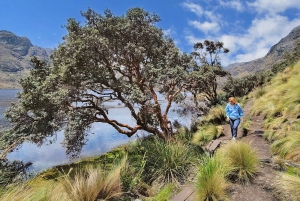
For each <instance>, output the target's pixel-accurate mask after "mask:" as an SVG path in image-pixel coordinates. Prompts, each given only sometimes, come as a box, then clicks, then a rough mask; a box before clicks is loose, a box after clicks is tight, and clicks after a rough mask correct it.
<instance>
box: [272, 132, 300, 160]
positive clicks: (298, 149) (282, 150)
mask: <svg viewBox="0 0 300 201" xmlns="http://www.w3.org/2000/svg"><path fill="white" fill-rule="evenodd" d="M271 151H272V152H273V153H274V154H278V155H279V156H280V157H282V158H285V159H288V160H292V161H295V162H299V161H300V135H299V131H291V132H290V133H289V134H288V135H287V136H286V137H284V138H281V139H278V140H275V141H274V143H273V144H272V145H271Z"/></svg>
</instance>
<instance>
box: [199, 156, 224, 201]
mask: <svg viewBox="0 0 300 201" xmlns="http://www.w3.org/2000/svg"><path fill="white" fill-rule="evenodd" d="M224 164H225V163H222V162H221V160H219V159H218V158H215V157H212V158H210V157H209V156H206V157H204V160H203V164H201V165H200V167H199V171H198V175H197V180H196V184H195V187H196V197H197V199H196V200H205V201H206V200H207V201H210V200H224V199H226V197H227V194H226V188H227V186H228V183H227V180H226V175H227V172H228V171H227V170H228V169H227V168H226V167H225V166H224Z"/></svg>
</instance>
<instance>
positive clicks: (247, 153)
mask: <svg viewBox="0 0 300 201" xmlns="http://www.w3.org/2000/svg"><path fill="white" fill-rule="evenodd" d="M217 155H218V156H219V157H220V158H221V160H222V161H223V163H227V164H228V166H229V167H230V168H229V169H230V171H231V172H230V174H229V177H230V179H232V180H234V181H239V182H240V183H248V182H250V181H251V180H252V179H253V178H254V177H255V175H256V173H257V167H258V163H259V160H258V155H257V152H256V151H255V150H254V149H253V148H252V147H251V146H250V144H249V143H246V142H243V141H236V142H230V143H228V144H226V145H225V146H223V147H221V149H219V150H218V151H217Z"/></svg>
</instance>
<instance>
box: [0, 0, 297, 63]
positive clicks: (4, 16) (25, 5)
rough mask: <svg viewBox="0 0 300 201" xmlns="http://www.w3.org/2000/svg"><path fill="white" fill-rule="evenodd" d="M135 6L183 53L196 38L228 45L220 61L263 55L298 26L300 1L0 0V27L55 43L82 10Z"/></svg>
mask: <svg viewBox="0 0 300 201" xmlns="http://www.w3.org/2000/svg"><path fill="white" fill-rule="evenodd" d="M133 7H140V8H143V9H144V10H145V11H148V12H150V13H156V14H157V15H158V16H160V18H161V21H160V22H158V23H157V24H156V26H157V27H158V28H161V29H162V30H163V31H164V33H165V34H166V35H169V36H171V37H172V38H173V39H174V41H175V43H176V45H177V46H178V47H179V49H180V50H181V51H182V52H187V53H190V52H192V51H193V45H194V44H195V43H196V42H203V41H204V40H205V39H208V40H212V41H222V42H223V43H224V47H226V48H229V50H230V52H229V53H228V54H223V55H221V63H222V65H223V66H227V65H228V64H231V63H234V62H247V61H252V60H254V59H257V58H261V57H263V56H265V55H266V54H267V53H268V51H269V49H270V48H271V47H272V46H273V45H275V44H276V43H278V42H279V40H280V39H282V38H283V37H285V36H286V35H287V34H289V33H290V32H291V30H292V29H293V28H295V27H296V26H299V25H300V0H0V30H7V31H11V32H13V33H14V34H16V35H17V36H25V37H27V38H28V39H29V40H30V41H31V43H32V44H33V45H36V46H39V47H44V48H56V47H58V45H59V44H60V43H62V42H63V40H62V38H63V36H65V35H66V34H67V31H66V29H65V28H64V25H66V23H67V19H68V18H75V19H76V20H77V21H80V22H81V24H82V25H84V23H85V20H84V18H83V17H82V16H81V14H80V12H81V11H86V10H87V9H88V8H91V9H93V10H94V11H96V12H97V13H100V14H103V13H104V11H105V10H106V9H110V10H111V12H112V13H113V14H114V15H117V16H120V15H125V14H126V11H127V10H128V9H130V8H133Z"/></svg>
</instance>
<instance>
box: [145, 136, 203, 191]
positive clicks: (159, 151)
mask: <svg viewBox="0 0 300 201" xmlns="http://www.w3.org/2000/svg"><path fill="white" fill-rule="evenodd" d="M141 146H142V147H144V153H145V160H146V164H145V167H144V168H145V171H144V175H143V178H144V180H145V181H146V182H148V184H151V182H153V181H156V182H159V183H160V184H161V185H162V186H163V185H165V184H167V183H171V182H174V183H176V184H179V183H181V182H183V181H184V180H185V179H186V177H187V174H188V173H189V168H190V167H191V166H193V165H195V164H196V163H197V156H199V155H200V154H201V153H197V149H195V147H194V146H193V145H190V144H188V143H181V142H180V141H163V140H161V139H159V138H157V137H154V138H153V140H152V141H143V142H142V144H141Z"/></svg>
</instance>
